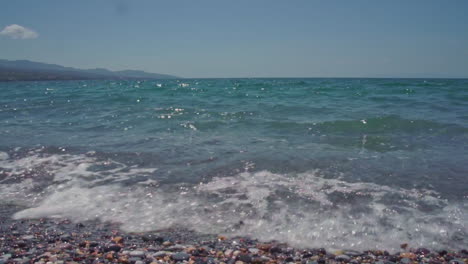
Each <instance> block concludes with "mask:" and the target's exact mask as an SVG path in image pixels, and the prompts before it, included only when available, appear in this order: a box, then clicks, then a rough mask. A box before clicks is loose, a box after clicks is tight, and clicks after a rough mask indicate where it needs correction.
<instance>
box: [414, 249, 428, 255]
mask: <svg viewBox="0 0 468 264" xmlns="http://www.w3.org/2000/svg"><path fill="white" fill-rule="evenodd" d="M415 253H416V254H418V255H427V254H429V253H431V251H430V250H429V249H427V248H418V249H416V252H415Z"/></svg>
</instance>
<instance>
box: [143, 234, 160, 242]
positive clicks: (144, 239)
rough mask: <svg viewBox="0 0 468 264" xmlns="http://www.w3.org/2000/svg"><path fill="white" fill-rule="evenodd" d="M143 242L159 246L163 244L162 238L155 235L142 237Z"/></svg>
mask: <svg viewBox="0 0 468 264" xmlns="http://www.w3.org/2000/svg"><path fill="white" fill-rule="evenodd" d="M142 239H143V241H144V242H149V241H154V242H156V243H158V244H161V243H163V242H164V238H163V237H160V236H155V235H146V236H143V237H142Z"/></svg>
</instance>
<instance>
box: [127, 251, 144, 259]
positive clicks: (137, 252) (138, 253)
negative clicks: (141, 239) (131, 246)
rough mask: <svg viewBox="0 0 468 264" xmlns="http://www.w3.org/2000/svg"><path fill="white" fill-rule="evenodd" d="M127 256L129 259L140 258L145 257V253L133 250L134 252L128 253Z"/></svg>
mask: <svg viewBox="0 0 468 264" xmlns="http://www.w3.org/2000/svg"><path fill="white" fill-rule="evenodd" d="M129 255H130V257H138V258H142V257H144V256H145V252H144V251H141V250H134V251H130V253H129Z"/></svg>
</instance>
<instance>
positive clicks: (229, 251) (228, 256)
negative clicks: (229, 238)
mask: <svg viewBox="0 0 468 264" xmlns="http://www.w3.org/2000/svg"><path fill="white" fill-rule="evenodd" d="M233 252H234V251H232V249H227V250H226V251H224V256H226V257H227V258H230V257H231V256H232V253H233Z"/></svg>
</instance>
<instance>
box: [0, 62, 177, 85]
mask: <svg viewBox="0 0 468 264" xmlns="http://www.w3.org/2000/svg"><path fill="white" fill-rule="evenodd" d="M176 78H179V77H177V76H173V75H167V74H160V73H149V72H145V71H138V70H124V71H110V70H107V69H103V68H96V69H78V68H73V67H65V66H61V65H57V64H48V63H42V62H34V61H29V60H14V61H12V60H2V59H0V81H36V80H105V79H176Z"/></svg>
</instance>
